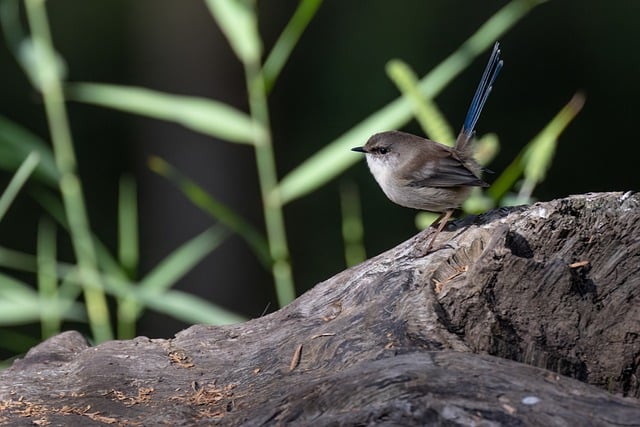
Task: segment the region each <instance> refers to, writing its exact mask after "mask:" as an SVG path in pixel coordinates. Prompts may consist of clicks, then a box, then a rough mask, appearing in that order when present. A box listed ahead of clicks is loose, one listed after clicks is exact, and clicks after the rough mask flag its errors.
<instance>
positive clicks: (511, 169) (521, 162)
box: [487, 93, 584, 204]
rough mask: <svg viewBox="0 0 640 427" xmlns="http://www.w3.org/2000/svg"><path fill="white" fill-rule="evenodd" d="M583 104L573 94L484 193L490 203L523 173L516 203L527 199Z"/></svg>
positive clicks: (498, 197) (505, 192) (511, 185)
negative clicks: (520, 189)
mask: <svg viewBox="0 0 640 427" xmlns="http://www.w3.org/2000/svg"><path fill="white" fill-rule="evenodd" d="M583 104H584V95H583V94H581V93H577V94H575V95H574V96H573V97H572V98H571V100H570V101H569V103H568V104H567V105H565V106H564V108H562V110H560V112H558V114H557V115H556V116H555V117H554V118H553V119H552V120H551V121H550V122H549V124H548V125H547V126H545V128H544V129H543V130H542V131H541V132H540V133H539V134H538V135H537V136H536V137H535V138H533V139H532V140H531V141H530V142H529V143H528V144H527V145H526V146H525V147H524V148H523V149H522V150H521V151H520V153H519V154H518V155H517V156H516V158H515V159H514V160H513V161H512V162H511V163H510V164H509V166H507V167H506V168H505V169H504V171H503V172H502V173H501V174H500V176H499V177H498V178H497V179H496V180H495V181H494V183H493V184H492V185H491V187H490V188H489V189H488V190H487V192H488V194H489V196H491V198H492V199H493V200H495V201H498V200H500V199H502V198H503V197H504V196H505V194H507V192H508V191H509V190H511V189H512V188H513V187H514V186H515V184H516V182H517V181H518V180H519V179H520V177H521V176H522V174H523V173H524V174H525V185H523V190H524V192H521V194H520V196H518V198H516V199H515V200H516V203H518V204H520V203H523V202H525V201H526V200H528V199H529V198H530V196H531V192H532V191H533V187H535V185H536V184H537V183H539V182H540V181H541V180H542V179H544V176H545V174H546V171H547V169H548V168H549V166H550V165H551V160H552V159H553V154H554V153H555V146H556V142H557V139H558V137H559V136H560V134H561V133H562V132H563V131H564V129H565V128H566V127H567V126H568V124H569V123H570V122H571V121H572V120H573V119H574V118H575V116H576V115H577V114H578V113H579V112H580V110H581V109H582V106H583ZM525 193H528V195H527V194H525ZM512 200H513V199H512Z"/></svg>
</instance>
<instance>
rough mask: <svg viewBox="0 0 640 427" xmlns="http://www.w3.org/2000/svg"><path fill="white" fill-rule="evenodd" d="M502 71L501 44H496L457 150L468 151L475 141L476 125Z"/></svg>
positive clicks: (463, 126)
mask: <svg viewBox="0 0 640 427" xmlns="http://www.w3.org/2000/svg"><path fill="white" fill-rule="evenodd" d="M501 69H502V60H501V59H500V43H498V42H496V44H495V45H494V46H493V52H491V57H490V58H489V62H488V63H487V67H486V68H485V69H484V73H483V74H482V79H481V80H480V84H479V85H478V88H477V89H476V93H475V95H474V96H473V100H472V101H471V105H470V106H469V111H467V117H466V118H465V119H464V124H463V125H462V130H461V131H460V134H459V135H458V139H457V140H456V148H457V149H458V150H460V151H466V150H467V149H469V147H470V142H471V140H472V139H473V135H474V133H475V127H476V123H477V122H478V118H479V117H480V113H481V112H482V108H483V107H484V103H485V102H487V98H488V97H489V94H490V93H491V90H492V89H493V83H494V82H495V80H496V77H498V73H500V70H501Z"/></svg>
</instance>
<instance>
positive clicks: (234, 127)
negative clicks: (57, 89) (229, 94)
mask: <svg viewBox="0 0 640 427" xmlns="http://www.w3.org/2000/svg"><path fill="white" fill-rule="evenodd" d="M68 98H69V99H72V100H75V101H80V102H85V103H88V104H94V105H100V106H102V107H108V108H113V109H116V110H120V111H126V112H129V113H134V114H139V115H142V116H146V117H152V118H154V119H160V120H166V121H169V122H174V123H178V124H180V125H182V126H184V127H186V128H188V129H191V130H193V131H195V132H200V133H203V134H206V135H209V136H212V137H214V138H220V139H224V140H226V141H231V142H237V143H242V144H252V143H253V136H254V128H253V126H254V124H253V120H252V119H251V117H249V116H248V115H247V114H246V113H244V112H242V111H240V110H237V109H235V108H233V107H230V106H229V105H227V104H224V103H222V102H218V101H214V100H210V99H206V98H199V97H195V96H182V95H171V94H167V93H163V92H158V91H154V90H150V89H145V88H141V87H127V86H117V85H109V84H99V83H75V84H73V85H70V86H69V89H68Z"/></svg>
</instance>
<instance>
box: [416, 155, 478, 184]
mask: <svg viewBox="0 0 640 427" xmlns="http://www.w3.org/2000/svg"><path fill="white" fill-rule="evenodd" d="M409 170H413V172H412V173H411V174H410V175H409V176H407V177H405V179H406V180H407V181H408V184H407V185H409V186H411V187H458V186H461V185H467V186H477V187H487V186H488V184H487V183H486V182H484V181H483V180H481V179H480V178H478V177H477V176H476V175H475V174H474V173H473V172H472V171H471V170H470V169H469V168H468V167H467V166H465V164H464V163H463V162H462V161H461V160H460V159H459V158H458V156H457V155H456V153H455V152H453V151H448V152H442V155H441V156H439V157H438V158H436V159H432V161H429V162H427V163H425V164H424V165H422V166H421V167H417V168H409Z"/></svg>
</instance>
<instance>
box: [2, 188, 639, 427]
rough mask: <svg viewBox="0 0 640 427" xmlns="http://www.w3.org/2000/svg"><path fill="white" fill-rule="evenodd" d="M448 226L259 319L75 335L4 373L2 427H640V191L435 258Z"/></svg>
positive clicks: (482, 225)
mask: <svg viewBox="0 0 640 427" xmlns="http://www.w3.org/2000/svg"><path fill="white" fill-rule="evenodd" d="M430 233H432V230H427V231H424V232H422V233H420V234H418V235H417V236H415V237H414V238H412V239H410V240H408V241H407V242H405V243H402V244H401V245H399V246H397V247H396V248H393V249H391V250H389V251H387V252H385V253H383V254H381V255H379V256H377V257H375V258H372V259H370V260H368V261H367V262H365V263H363V264H360V265H358V266H356V267H353V268H351V269H348V270H346V271H344V272H342V273H340V274H338V275H336V276H334V277H333V278H331V279H329V280H327V281H325V282H322V283H320V284H318V285H316V286H315V287H314V288H313V289H311V290H310V291H309V292H307V293H305V294H304V295H302V296H301V297H300V298H298V299H297V300H296V301H295V302H293V303H292V304H290V305H289V306H287V307H285V308H284V309H282V310H279V311H278V312H276V313H273V314H270V315H268V316H264V317H262V318H259V319H254V320H252V321H249V322H247V323H244V324H240V325H233V326H226V327H213V326H194V327H191V328H189V329H187V330H185V331H182V332H181V333H179V334H177V335H176V337H175V338H174V339H171V340H162V339H148V338H145V337H139V338H136V339H134V340H131V341H114V342H107V343H104V344H101V345H99V346H97V347H89V346H88V345H87V343H86V341H85V340H84V339H83V338H82V337H81V336H80V335H79V334H78V333H76V332H66V333H63V334H60V335H58V336H56V337H54V338H52V339H50V340H48V341H46V342H44V343H42V344H40V345H38V346H36V347H34V348H33V349H32V350H31V351H30V352H29V353H28V354H27V355H26V356H25V358H24V359H22V360H18V361H16V362H15V363H14V364H13V366H12V367H11V368H9V369H7V370H5V371H4V372H2V373H0V422H5V423H8V424H16V425H18V424H20V425H23V424H25V423H27V422H29V421H31V422H41V423H45V422H49V423H51V424H52V425H103V424H110V423H111V424H118V425H135V424H138V423H139V424H144V425H157V424H170V425H210V424H212V423H220V424H224V425H286V424H291V425H377V424H379V425H403V426H406V425H430V424H435V425H487V426H493V425H541V426H551V425H620V426H631V425H638V424H640V401H638V400H637V398H638V397H640V386H639V382H638V376H639V375H640V368H639V366H640V196H639V195H638V194H635V193H624V194H623V193H605V194H587V195H582V196H573V197H569V198H566V199H562V200H556V201H552V202H548V203H538V204H535V205H533V206H530V207H518V208H509V209H499V210H494V211H492V212H489V213H487V214H484V215H481V216H479V217H475V218H468V219H465V220H463V221H457V222H455V223H453V224H451V225H450V226H449V227H448V230H445V232H443V233H442V234H441V235H440V236H439V238H438V241H437V243H436V247H440V248H441V249H439V250H437V251H435V252H432V253H429V254H425V253H424V249H425V248H426V245H427V244H428V243H429V240H430V235H431V234H430ZM449 239H450V240H449ZM508 359H511V360H508ZM519 362H524V364H523V363H519ZM528 365H534V366H528ZM542 368H545V369H542ZM569 377H574V378H576V379H577V380H576V379H572V378H569ZM578 380H580V381H578ZM623 396H628V397H623Z"/></svg>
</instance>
